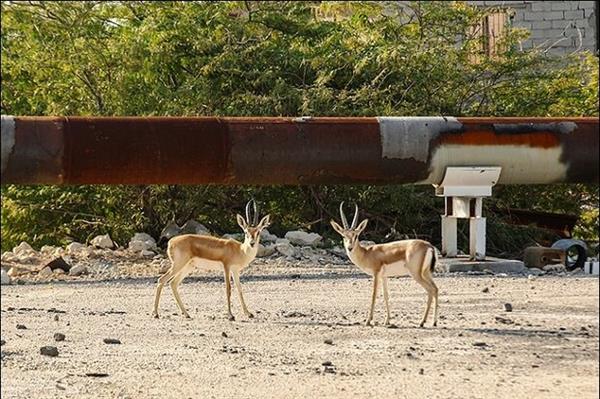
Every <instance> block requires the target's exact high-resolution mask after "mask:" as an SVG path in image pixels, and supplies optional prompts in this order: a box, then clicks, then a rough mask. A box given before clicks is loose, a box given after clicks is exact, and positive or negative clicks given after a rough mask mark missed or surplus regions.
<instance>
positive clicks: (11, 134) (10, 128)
mask: <svg viewBox="0 0 600 399" xmlns="http://www.w3.org/2000/svg"><path fill="white" fill-rule="evenodd" d="M0 130H1V135H2V138H1V142H0V144H2V150H1V153H0V156H1V159H0V173H4V170H5V169H6V166H7V164H8V157H9V156H10V154H11V153H12V151H13V147H14V146H15V117H14V116H7V115H2V121H1V123H0Z"/></svg>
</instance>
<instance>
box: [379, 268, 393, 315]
mask: <svg viewBox="0 0 600 399" xmlns="http://www.w3.org/2000/svg"><path fill="white" fill-rule="evenodd" d="M381 282H382V283H383V299H384V300H385V311H386V317H385V325H386V326H389V325H390V319H391V318H390V302H389V300H390V298H389V294H388V278H387V277H386V276H381Z"/></svg>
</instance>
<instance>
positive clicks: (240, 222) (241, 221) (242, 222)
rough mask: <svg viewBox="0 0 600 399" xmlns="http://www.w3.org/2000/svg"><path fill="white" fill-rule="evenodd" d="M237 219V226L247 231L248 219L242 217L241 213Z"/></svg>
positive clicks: (236, 216)
mask: <svg viewBox="0 0 600 399" xmlns="http://www.w3.org/2000/svg"><path fill="white" fill-rule="evenodd" d="M235 218H236V219H237V224H238V225H239V226H240V227H241V228H242V230H246V228H247V227H248V223H246V219H244V217H243V216H242V215H240V214H239V213H238V214H237V215H235Z"/></svg>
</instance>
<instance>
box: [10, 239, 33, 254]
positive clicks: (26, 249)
mask: <svg viewBox="0 0 600 399" xmlns="http://www.w3.org/2000/svg"><path fill="white" fill-rule="evenodd" d="M12 252H13V253H14V254H15V255H29V254H31V253H34V252H35V250H34V249H33V248H32V247H31V245H29V244H28V243H26V242H25V241H22V242H21V243H20V244H19V245H17V246H16V247H14V248H13V250H12Z"/></svg>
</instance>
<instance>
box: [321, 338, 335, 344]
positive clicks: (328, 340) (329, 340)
mask: <svg viewBox="0 0 600 399" xmlns="http://www.w3.org/2000/svg"><path fill="white" fill-rule="evenodd" d="M323 342H324V343H326V344H327V345H333V340H332V339H326V340H325V341H323Z"/></svg>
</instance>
